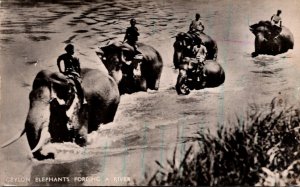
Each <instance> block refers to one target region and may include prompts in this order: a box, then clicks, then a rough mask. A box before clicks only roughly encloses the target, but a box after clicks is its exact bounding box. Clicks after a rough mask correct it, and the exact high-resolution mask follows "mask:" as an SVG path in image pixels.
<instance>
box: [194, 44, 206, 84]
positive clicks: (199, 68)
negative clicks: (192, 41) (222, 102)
mask: <svg viewBox="0 0 300 187" xmlns="http://www.w3.org/2000/svg"><path fill="white" fill-rule="evenodd" d="M193 53H194V55H195V57H196V60H197V61H196V62H197V64H196V74H200V73H201V74H202V76H198V77H197V81H200V77H201V78H204V77H205V76H206V75H205V73H204V71H203V68H204V61H205V59H206V55H207V49H206V47H205V46H204V44H203V43H202V42H201V43H200V44H197V45H195V46H194V47H193Z"/></svg>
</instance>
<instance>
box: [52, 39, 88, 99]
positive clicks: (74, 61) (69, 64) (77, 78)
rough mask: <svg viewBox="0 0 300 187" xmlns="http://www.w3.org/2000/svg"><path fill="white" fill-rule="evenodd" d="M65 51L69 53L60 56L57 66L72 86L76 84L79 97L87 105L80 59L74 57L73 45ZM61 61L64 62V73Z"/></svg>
mask: <svg viewBox="0 0 300 187" xmlns="http://www.w3.org/2000/svg"><path fill="white" fill-rule="evenodd" d="M65 51H66V52H67V53H64V54H62V55H60V56H59V57H58V58H57V66H58V69H59V72H61V73H62V74H64V75H65V76H66V77H67V79H69V80H70V84H74V88H75V89H76V91H77V94H78V96H79V97H80V99H81V100H82V102H83V103H84V104H85V103H86V100H85V98H84V93H83V90H82V87H81V68H80V62H79V59H78V58H76V57H73V54H74V46H73V45H72V44H68V45H67V46H66V47H65ZM61 61H63V62H64V67H65V70H64V71H63V70H62V68H61Z"/></svg>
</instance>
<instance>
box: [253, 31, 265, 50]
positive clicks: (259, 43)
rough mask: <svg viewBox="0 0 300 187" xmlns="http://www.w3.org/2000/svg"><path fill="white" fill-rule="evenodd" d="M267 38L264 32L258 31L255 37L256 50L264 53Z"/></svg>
mask: <svg viewBox="0 0 300 187" xmlns="http://www.w3.org/2000/svg"><path fill="white" fill-rule="evenodd" d="M266 43H267V39H266V38H265V37H264V36H263V34H261V33H258V34H257V35H256V37H255V52H256V53H263V52H262V50H263V49H265V48H266Z"/></svg>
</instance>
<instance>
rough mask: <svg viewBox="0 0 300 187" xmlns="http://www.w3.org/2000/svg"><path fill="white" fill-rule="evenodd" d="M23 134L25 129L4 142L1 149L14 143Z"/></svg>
mask: <svg viewBox="0 0 300 187" xmlns="http://www.w3.org/2000/svg"><path fill="white" fill-rule="evenodd" d="M24 133H25V128H24V129H23V130H22V131H20V132H19V133H18V134H16V135H15V136H14V137H12V138H11V139H9V140H8V141H6V142H5V143H4V144H2V145H1V148H4V147H6V146H9V145H10V144H12V143H14V142H15V141H17V140H18V139H19V138H21V136H22V135H23V134H24Z"/></svg>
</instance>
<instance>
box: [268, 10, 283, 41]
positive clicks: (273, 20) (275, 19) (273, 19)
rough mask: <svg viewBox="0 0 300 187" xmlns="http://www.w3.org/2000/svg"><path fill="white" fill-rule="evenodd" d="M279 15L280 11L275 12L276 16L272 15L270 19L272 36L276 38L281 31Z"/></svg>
mask: <svg viewBox="0 0 300 187" xmlns="http://www.w3.org/2000/svg"><path fill="white" fill-rule="evenodd" d="M280 14H281V10H277V14H273V16H272V17H271V25H272V29H273V31H274V36H277V35H278V34H279V33H280V32H281V30H282V28H281V26H282V20H281V17H280Z"/></svg>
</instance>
